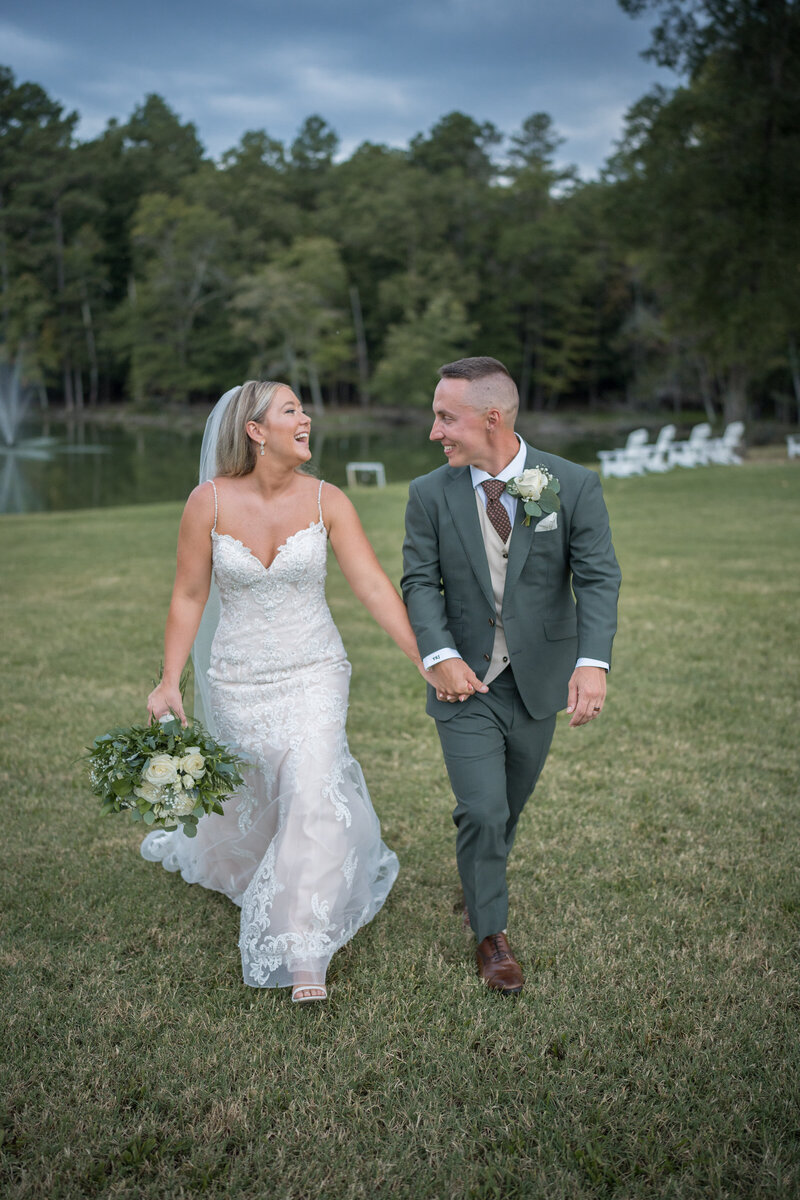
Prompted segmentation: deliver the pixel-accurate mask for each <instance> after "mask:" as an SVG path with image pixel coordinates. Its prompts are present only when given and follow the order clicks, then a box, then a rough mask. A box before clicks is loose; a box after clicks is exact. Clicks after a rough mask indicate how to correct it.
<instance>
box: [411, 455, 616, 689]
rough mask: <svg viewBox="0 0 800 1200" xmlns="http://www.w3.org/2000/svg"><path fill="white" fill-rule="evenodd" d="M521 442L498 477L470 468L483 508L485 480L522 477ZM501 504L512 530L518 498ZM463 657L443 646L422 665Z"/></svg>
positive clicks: (583, 663) (593, 661) (585, 663)
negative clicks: (483, 485) (482, 485)
mask: <svg viewBox="0 0 800 1200" xmlns="http://www.w3.org/2000/svg"><path fill="white" fill-rule="evenodd" d="M516 438H517V441H518V442H519V450H518V451H517V453H516V454H515V455H514V457H513V458H512V460H511V462H510V463H509V464H508V466H506V467H503V469H502V471H499V472H498V474H497V475H490V474H489V472H488V471H482V470H481V469H480V467H473V466H470V468H469V473H470V475H471V477H472V487H473V490H474V491H476V492H477V494H478V496H479V498H480V500H481V501H482V502H483V507H484V508H485V507H486V503H487V500H488V497H487V495H486V491H485V489H484V488H482V487H481V484H482V483H483V481H484V479H502V481H503V483H508V482H509V480H511V479H513V478H514V476H515V475H521V474H522V472H523V471H524V470H525V459H526V458H527V456H528V451H527V447H526V446H525V445H524V444H523V441H522V438H521V437H520V436H519V434H517V435H516ZM500 503H501V504H502V506H503V508H504V509H505V510H506V512H507V513H508V515H509V518H510V520H511V528H512V529H513V528H514V518H515V517H516V515H517V497H516V496H512V495H511V494H510V492H501V493H500ZM460 657H461V655H460V654H459V653H458V651H457V650H455V649H454V648H453V647H452V646H443V647H442V649H441V650H434V651H433V653H432V654H426V656H425V658H423V660H422V665H423V667H424V668H425V670H426V671H427V670H428V669H429V668H430V667H434V666H436V664H437V663H440V662H444V661H445V659H447V658H460ZM575 666H576V667H602V668H603V670H604V671H607V670H608V663H607V662H601V661H600V659H598V658H579V659H578V661H577V662H576V664H575Z"/></svg>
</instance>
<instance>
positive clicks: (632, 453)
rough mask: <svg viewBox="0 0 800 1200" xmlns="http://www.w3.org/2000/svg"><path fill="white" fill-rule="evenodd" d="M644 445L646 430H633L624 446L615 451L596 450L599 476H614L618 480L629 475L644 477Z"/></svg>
mask: <svg viewBox="0 0 800 1200" xmlns="http://www.w3.org/2000/svg"><path fill="white" fill-rule="evenodd" d="M646 443H647V430H646V429H633V430H631V432H630V433H629V434H628V440H627V442H626V443H625V445H624V446H619V447H618V448H617V449H616V450H598V452H597V457H598V458H599V459H600V473H601V475H603V477H605V476H607V475H616V476H617V477H618V478H619V479H627V478H628V476H629V475H644V473H645V469H646V468H645V455H644V454H643V449H644V446H645V445H646Z"/></svg>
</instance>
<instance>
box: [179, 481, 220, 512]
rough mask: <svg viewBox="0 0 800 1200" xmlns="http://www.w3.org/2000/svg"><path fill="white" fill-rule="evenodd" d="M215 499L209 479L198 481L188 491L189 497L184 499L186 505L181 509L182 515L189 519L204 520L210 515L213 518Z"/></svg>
mask: <svg viewBox="0 0 800 1200" xmlns="http://www.w3.org/2000/svg"><path fill="white" fill-rule="evenodd" d="M216 505H217V501H216V497H215V495H214V488H213V487H212V486H211V483H210V481H209V480H206V482H205V483H199V484H198V485H197V487H196V488H194V490H193V491H191V492H190V493H189V499H188V500H187V501H186V506H185V508H184V510H183V515H184V517H185V518H189V520H198V521H202V520H205V518H206V517H207V516H210V517H211V519H212V521H213V519H214V512H215V509H216Z"/></svg>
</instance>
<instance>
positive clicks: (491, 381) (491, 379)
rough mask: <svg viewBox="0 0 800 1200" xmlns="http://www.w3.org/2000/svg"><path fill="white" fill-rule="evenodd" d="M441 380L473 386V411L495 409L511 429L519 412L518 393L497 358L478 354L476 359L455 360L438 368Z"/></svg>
mask: <svg viewBox="0 0 800 1200" xmlns="http://www.w3.org/2000/svg"><path fill="white" fill-rule="evenodd" d="M439 378H440V379H466V380H467V381H468V382H469V383H471V384H473V385H475V386H473V387H472V388H470V389H469V393H470V396H471V398H472V397H474V401H475V404H476V407H478V406H479V405H483V404H485V405H486V407H487V408H492V407H495V406H496V407H497V408H499V409H500V410H501V411H502V412H503V414H504V416H505V417H506V418H507V419H508V421H509V423H510V424H512V425H513V423H514V418H515V417H516V415H517V411H518V410H519V392H518V391H517V385H516V384H515V383H514V380H513V379H512V377H511V372H510V371H509V370H508V367H505V366H504V365H503V363H501V362H500V360H499V359H498V358H490V357H489V356H488V355H487V354H481V355H478V356H476V357H475V358H457V359H456V361H455V362H451V363H445V364H444V366H443V367H439Z"/></svg>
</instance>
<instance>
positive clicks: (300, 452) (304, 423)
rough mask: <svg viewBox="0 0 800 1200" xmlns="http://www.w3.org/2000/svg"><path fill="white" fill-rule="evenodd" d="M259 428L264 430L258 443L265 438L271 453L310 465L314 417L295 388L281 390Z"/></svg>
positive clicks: (267, 450) (274, 397) (275, 396)
mask: <svg viewBox="0 0 800 1200" xmlns="http://www.w3.org/2000/svg"><path fill="white" fill-rule="evenodd" d="M257 428H258V429H259V430H260V431H261V432H260V435H259V438H258V440H259V441H261V440H262V438H263V440H264V441H265V442H266V445H265V447H264V449H265V450H266V452H267V454H270V455H277V457H279V458H282V459H286V458H289V459H293V460H295V461H297V462H308V460H309V459H310V458H311V449H310V447H309V444H308V440H309V434H310V432H311V418H310V417H309V416H307V414H306V413H304V412H303V406H302V404H301V403H300V401H299V400H298V399H297V396H295V394H294V392H293V391H292V390H291V388H288V387H282V388H279V389H278V391H277V392H276V393H275V395H274V396H273V397H272V403H271V404H270V406H269V408H268V409H267V411H266V412H265V413H264V416H263V417H262V418H261V420H260V421H259V422H258V426H257Z"/></svg>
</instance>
